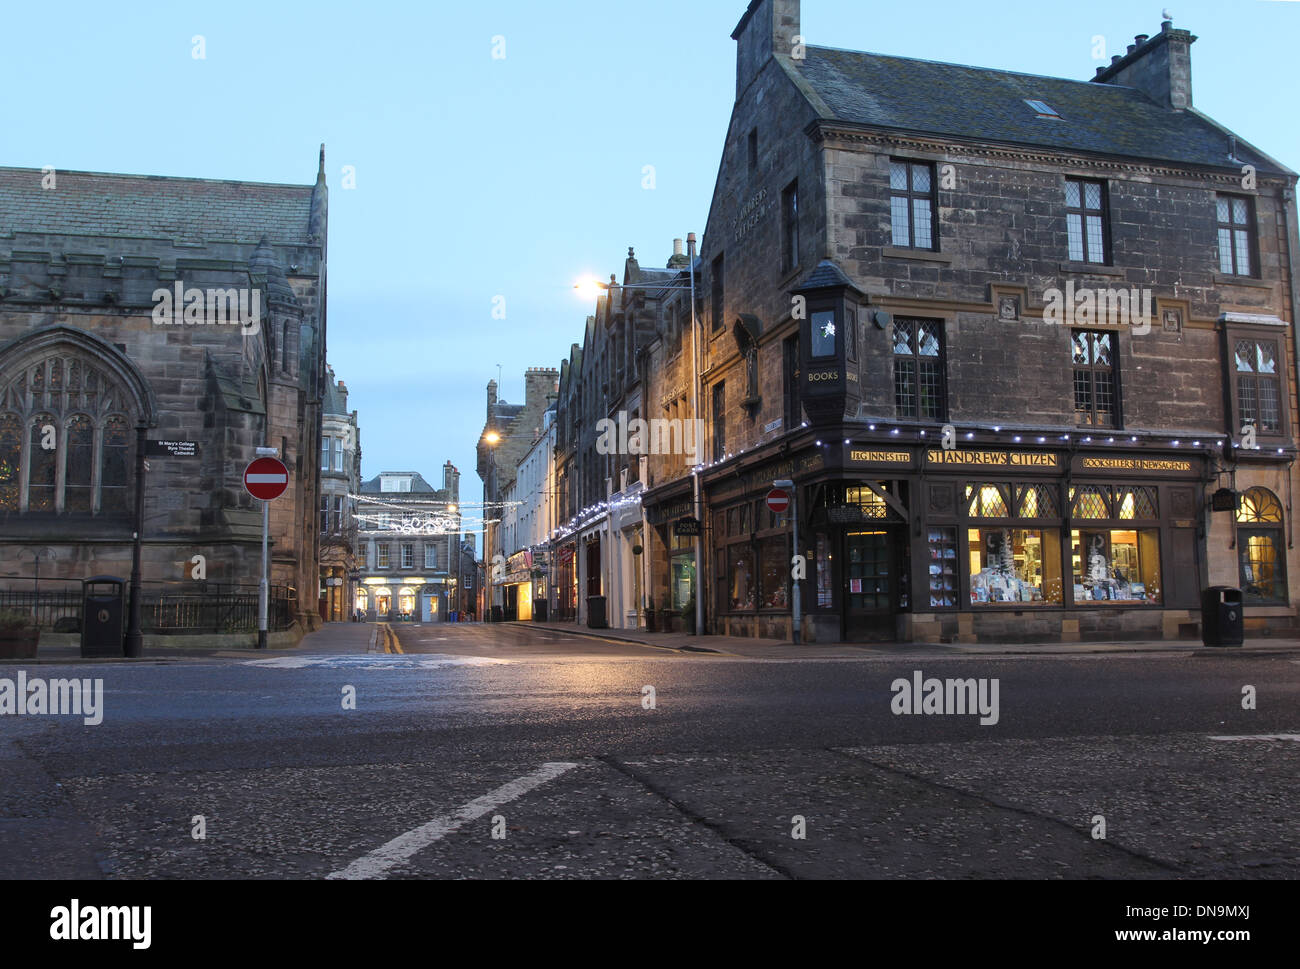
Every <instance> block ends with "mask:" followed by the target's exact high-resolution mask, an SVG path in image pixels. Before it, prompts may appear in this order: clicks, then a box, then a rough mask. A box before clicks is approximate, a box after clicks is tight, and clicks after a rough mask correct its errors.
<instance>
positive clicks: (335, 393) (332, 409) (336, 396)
mask: <svg viewBox="0 0 1300 969" xmlns="http://www.w3.org/2000/svg"><path fill="white" fill-rule="evenodd" d="M321 413H322V414H332V415H334V416H343V417H347V416H349V411H348V408H347V405H346V404H345V403H344V402H343V395H342V394H340V393H339V385H338V384H337V383H336V382H335V380H334V371H332V370H331V371H329V376H328V378H327V379H326V381H325V400H324V401H323V402H322V405H321Z"/></svg>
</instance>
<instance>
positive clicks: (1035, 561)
mask: <svg viewBox="0 0 1300 969" xmlns="http://www.w3.org/2000/svg"><path fill="white" fill-rule="evenodd" d="M967 544H968V551H969V555H970V573H971V580H970V598H971V603H972V604H975V605H986V604H996V603H1013V602H1014V603H1048V604H1054V605H1060V604H1061V603H1062V602H1063V586H1062V582H1061V540H1060V535H1059V533H1058V532H1055V531H1038V530H1032V529H1019V528H1015V529H1012V528H972V529H969V530H968V532H967Z"/></svg>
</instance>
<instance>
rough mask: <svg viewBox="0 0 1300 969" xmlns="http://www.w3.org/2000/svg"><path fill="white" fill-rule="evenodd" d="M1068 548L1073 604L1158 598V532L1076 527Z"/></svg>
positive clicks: (1154, 600) (1071, 534)
mask: <svg viewBox="0 0 1300 969" xmlns="http://www.w3.org/2000/svg"><path fill="white" fill-rule="evenodd" d="M1070 549H1071V552H1070V562H1071V566H1072V571H1073V573H1074V601H1075V602H1076V603H1086V602H1142V603H1153V604H1156V603H1159V602H1160V601H1161V595H1162V588H1161V580H1160V533H1159V532H1157V531H1155V530H1153V529H1152V530H1141V531H1136V530H1119V529H1115V530H1107V531H1086V530H1078V529H1076V530H1074V531H1072V532H1071V533H1070Z"/></svg>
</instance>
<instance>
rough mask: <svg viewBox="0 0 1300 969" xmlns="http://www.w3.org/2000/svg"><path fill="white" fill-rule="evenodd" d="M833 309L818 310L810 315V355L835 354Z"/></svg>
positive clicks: (824, 355)
mask: <svg viewBox="0 0 1300 969" xmlns="http://www.w3.org/2000/svg"><path fill="white" fill-rule="evenodd" d="M836 335H837V334H836V329H835V311H834V310H818V311H817V312H815V313H813V315H812V355H813V356H814V357H833V356H835V347H836V343H835V337H836Z"/></svg>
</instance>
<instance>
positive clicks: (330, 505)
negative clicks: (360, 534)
mask: <svg viewBox="0 0 1300 969" xmlns="http://www.w3.org/2000/svg"><path fill="white" fill-rule="evenodd" d="M320 477H321V496H320V535H321V539H320V615H321V619H323V620H324V621H325V622H346V621H347V620H348V619H350V618H351V616H352V614H353V611H354V609H355V603H356V599H357V588H356V580H355V579H354V578H353V577H352V576H353V573H354V572H356V570H357V521H356V510H357V495H359V494H360V492H361V431H360V429H359V428H358V426H357V412H356V411H349V410H348V388H347V385H346V384H345V383H343V381H341V380H335V377H334V368H333V367H327V368H326V370H325V400H324V403H323V404H322V406H321V439H320Z"/></svg>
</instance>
